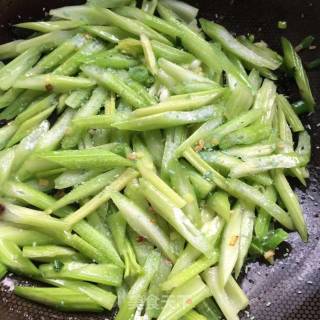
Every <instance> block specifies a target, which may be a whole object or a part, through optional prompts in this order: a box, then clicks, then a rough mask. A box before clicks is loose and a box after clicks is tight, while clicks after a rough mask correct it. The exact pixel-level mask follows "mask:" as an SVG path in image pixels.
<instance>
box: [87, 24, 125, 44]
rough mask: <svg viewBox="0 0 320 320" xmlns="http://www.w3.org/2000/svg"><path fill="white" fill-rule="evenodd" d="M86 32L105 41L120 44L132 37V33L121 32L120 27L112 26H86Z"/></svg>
mask: <svg viewBox="0 0 320 320" xmlns="http://www.w3.org/2000/svg"><path fill="white" fill-rule="evenodd" d="M83 28H84V30H86V31H88V32H89V33H91V34H93V35H94V36H96V37H99V38H101V39H103V40H106V41H108V42H111V43H118V42H119V41H120V40H123V39H126V38H129V37H130V33H128V32H126V31H123V30H121V29H120V28H118V27H112V26H84V27H83Z"/></svg>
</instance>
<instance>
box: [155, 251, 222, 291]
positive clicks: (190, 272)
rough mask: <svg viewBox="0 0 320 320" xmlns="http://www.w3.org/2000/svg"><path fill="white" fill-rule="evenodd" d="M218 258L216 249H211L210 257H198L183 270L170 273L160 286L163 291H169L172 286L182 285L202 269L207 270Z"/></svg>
mask: <svg viewBox="0 0 320 320" xmlns="http://www.w3.org/2000/svg"><path fill="white" fill-rule="evenodd" d="M218 260H219V253H218V251H217V250H216V251H213V253H212V257H211V258H210V259H208V258H207V257H204V256H202V257H200V258H199V259H198V260H197V261H195V262H193V263H192V264H191V265H190V266H188V267H187V268H185V269H184V270H182V271H180V272H179V273H176V274H174V275H171V276H170V277H169V278H168V279H167V280H166V281H164V282H163V283H162V284H161V288H162V290H164V291H171V290H173V289H174V288H177V287H180V286H182V285H183V284H184V283H186V282H187V281H189V280H190V279H192V278H193V277H195V276H197V275H199V274H200V273H201V272H202V271H205V270H207V269H208V268H210V267H211V266H213V265H215V264H216V263H217V262H218Z"/></svg>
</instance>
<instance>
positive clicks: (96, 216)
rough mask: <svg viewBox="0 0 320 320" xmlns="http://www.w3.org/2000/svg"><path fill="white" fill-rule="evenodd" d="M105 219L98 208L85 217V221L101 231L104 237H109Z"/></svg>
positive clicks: (109, 232)
mask: <svg viewBox="0 0 320 320" xmlns="http://www.w3.org/2000/svg"><path fill="white" fill-rule="evenodd" d="M105 220H106V219H105V217H103V215H102V214H100V212H99V210H97V211H96V212H93V213H92V214H91V215H90V216H88V217H87V221H88V223H89V224H90V225H91V226H92V227H94V228H95V229H96V230H97V231H99V233H101V234H102V235H103V236H104V237H105V238H108V239H111V238H112V234H111V231H110V230H109V228H108V226H107V223H106V221H105Z"/></svg>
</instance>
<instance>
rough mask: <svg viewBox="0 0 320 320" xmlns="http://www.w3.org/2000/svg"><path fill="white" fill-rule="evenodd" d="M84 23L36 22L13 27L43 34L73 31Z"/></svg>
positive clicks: (62, 21) (18, 24)
mask: <svg viewBox="0 0 320 320" xmlns="http://www.w3.org/2000/svg"><path fill="white" fill-rule="evenodd" d="M83 25H84V23H83V22H81V21H65V20H57V21H36V22H22V23H17V24H15V25H14V26H15V27H18V28H24V29H30V30H34V31H39V32H43V33H47V32H53V31H58V30H68V29H75V28H78V27H81V26H83Z"/></svg>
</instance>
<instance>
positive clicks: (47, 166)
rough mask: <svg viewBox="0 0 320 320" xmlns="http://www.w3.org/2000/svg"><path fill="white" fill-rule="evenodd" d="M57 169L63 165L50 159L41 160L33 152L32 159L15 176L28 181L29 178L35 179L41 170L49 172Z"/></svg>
mask: <svg viewBox="0 0 320 320" xmlns="http://www.w3.org/2000/svg"><path fill="white" fill-rule="evenodd" d="M22 169H23V170H22ZM56 169H61V167H60V166H59V165H57V164H54V163H52V162H50V161H47V160H41V159H40V158H38V157H37V155H36V154H33V155H31V156H30V159H28V161H26V162H25V163H24V165H23V167H22V168H21V171H20V170H19V171H18V172H17V174H16V176H15V178H16V179H18V180H20V181H27V180H29V179H34V177H35V176H36V175H37V174H39V173H41V172H47V171H51V170H56Z"/></svg>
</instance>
